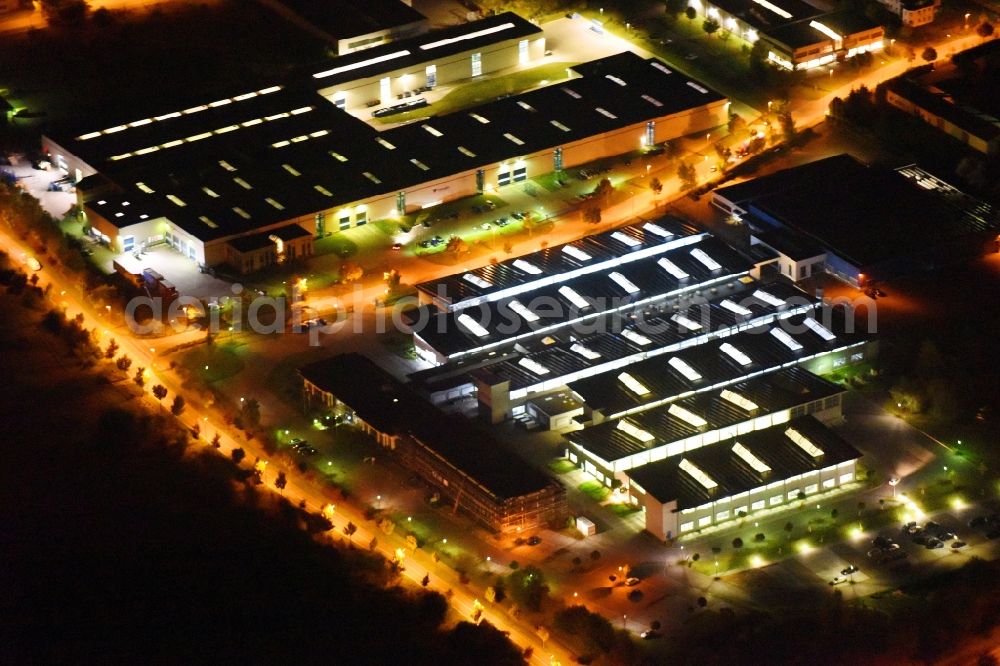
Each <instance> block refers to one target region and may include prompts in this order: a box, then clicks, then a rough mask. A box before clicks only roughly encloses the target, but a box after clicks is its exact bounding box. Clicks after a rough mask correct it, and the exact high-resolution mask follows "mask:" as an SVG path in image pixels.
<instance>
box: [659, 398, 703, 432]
mask: <svg viewBox="0 0 1000 666" xmlns="http://www.w3.org/2000/svg"><path fill="white" fill-rule="evenodd" d="M667 413H668V414H670V415H671V416H674V417H676V418H679V419H680V420H681V421H684V422H685V423H687V424H688V425H689V426H693V427H695V428H704V427H705V426H707V425H708V421H706V420H705V419H703V418H701V417H700V416H698V415H697V414H695V413H694V412H692V411H691V410H689V409H686V408H684V407H681V406H680V405H678V404H677V403H674V404H672V405H670V408H669V409H667Z"/></svg>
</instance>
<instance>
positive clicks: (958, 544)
mask: <svg viewBox="0 0 1000 666" xmlns="http://www.w3.org/2000/svg"><path fill="white" fill-rule="evenodd" d="M967 545H968V544H966V543H965V542H964V541H952V542H951V547H952V548H955V549H956V550H957V549H959V548H965V547H966V546H967Z"/></svg>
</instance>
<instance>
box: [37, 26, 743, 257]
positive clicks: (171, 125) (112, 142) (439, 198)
mask: <svg viewBox="0 0 1000 666" xmlns="http://www.w3.org/2000/svg"><path fill="white" fill-rule="evenodd" d="M544 49H545V46H544V35H543V33H542V32H541V30H540V29H539V28H538V27H537V26H535V25H533V24H531V23H529V22H527V21H524V20H523V19H521V18H519V17H517V16H516V15H514V14H510V13H506V14H500V15H497V16H492V17H489V18H486V19H483V20H481V21H476V22H473V23H468V24H464V25H461V26H456V27H452V28H446V29H444V30H441V31H434V32H430V33H426V34H423V35H419V36H417V37H413V38H410V39H405V40H399V41H393V42H391V43H389V44H385V45H381V46H376V47H373V48H370V49H365V50H362V51H358V52H355V53H350V54H348V55H345V56H342V57H340V58H338V59H336V60H335V61H334V66H333V67H330V68H328V69H326V70H323V71H318V72H311V73H309V74H307V75H305V76H303V77H299V78H297V79H293V80H290V81H288V82H287V83H286V84H283V85H274V86H270V87H267V88H263V89H259V90H252V91H233V92H231V93H230V94H227V95H220V97H219V99H216V100H214V101H206V102H205V103H203V104H196V105H194V106H187V107H178V108H176V109H164V110H163V113H161V114H159V115H156V116H151V117H147V118H132V117H128V116H127V115H124V116H122V117H120V118H119V119H117V120H116V121H108V122H107V123H106V126H105V127H104V128H94V127H88V128H81V129H79V130H78V131H67V132H63V133H60V134H59V135H58V136H46V137H44V139H43V141H44V148H45V150H46V151H47V152H48V153H49V154H50V155H51V159H52V161H53V164H55V165H56V166H57V167H58V168H60V169H62V170H63V171H64V172H65V173H67V174H69V175H70V176H71V177H72V178H73V179H74V180H75V181H76V182H77V192H78V197H79V199H80V204H81V209H82V211H83V213H84V215H85V216H86V220H87V222H88V223H89V228H90V229H92V233H93V234H94V235H95V236H97V237H99V238H100V239H101V240H102V241H104V242H106V243H107V244H108V245H110V246H111V247H112V248H114V249H116V250H118V251H119V252H129V251H131V250H133V249H136V248H141V247H143V246H148V245H152V244H157V243H168V244H170V245H172V246H173V247H175V248H177V249H178V250H179V251H180V252H181V253H182V254H184V255H185V256H187V257H189V258H190V259H192V260H193V261H194V262H197V263H198V264H199V265H202V266H216V265H220V264H224V263H229V264H232V265H233V268H235V269H236V270H238V271H242V270H253V269H254V268H256V267H259V266H260V265H261V262H262V261H269V260H271V259H270V258H271V257H273V261H276V262H280V261H283V260H285V259H287V258H289V257H290V256H291V250H290V249H289V248H287V247H286V244H285V240H284V239H283V238H282V234H276V233H275V231H276V230H278V229H281V228H282V227H297V228H295V229H293V232H292V233H291V235H292V236H293V237H294V238H301V237H304V235H305V234H309V235H313V236H323V235H325V234H328V233H336V232H337V231H341V230H344V229H349V228H352V227H356V226H360V225H364V224H366V223H368V222H369V221H372V220H376V219H382V218H394V217H398V216H401V215H404V214H407V213H410V212H415V211H417V210H420V209H422V208H427V207H430V206H433V205H436V204H438V203H441V202H443V201H446V200H451V199H456V198H460V197H464V196H469V195H473V194H476V193H483V192H497V193H500V194H502V192H503V189H504V188H505V187H509V186H514V185H515V184H517V183H519V182H520V181H523V180H525V179H527V178H531V177H534V176H538V175H542V174H545V173H550V172H552V171H559V170H562V169H568V168H570V167H573V166H575V165H579V164H583V163H587V162H590V161H593V160H595V159H598V158H601V157H606V156H609V155H614V154H620V153H622V152H627V151H629V150H634V149H636V148H639V147H641V146H649V147H652V146H654V145H656V144H660V143H662V142H664V141H667V140H669V139H673V138H676V137H679V136H683V135H686V134H691V133H696V132H704V131H707V130H710V129H711V128H713V127H717V126H719V125H723V124H725V123H726V121H727V117H728V101H727V100H726V98H725V97H724V96H722V95H720V94H718V93H716V92H714V91H711V90H709V89H708V88H705V87H704V86H702V85H701V84H699V83H698V82H696V81H693V80H691V79H689V78H688V77H686V76H684V75H683V74H680V73H679V72H674V71H673V70H671V69H670V68H669V67H667V66H665V65H664V64H663V63H661V62H659V61H658V60H655V59H649V60H645V59H642V58H640V57H638V56H636V55H635V54H633V53H631V52H626V53H621V54H618V55H614V56H610V57H607V58H602V59H600V60H596V61H592V62H589V63H583V64H580V65H577V66H574V67H573V68H571V69H570V70H569V71H568V72H567V75H568V77H569V78H568V80H564V81H563V82H561V83H554V84H552V85H549V86H546V87H543V88H539V89H535V90H532V91H530V92H527V93H524V94H521V95H515V96H511V97H505V98H502V99H497V100H494V101H491V102H487V103H484V104H481V105H479V106H476V107H473V108H470V109H465V110H462V111H455V112H452V113H448V114H445V115H439V116H431V117H429V118H427V119H426V120H425V121H422V122H413V123H408V124H401V125H400V124H396V125H394V126H380V125H379V123H378V122H377V121H374V120H373V121H372V122H366V120H363V119H362V118H361V117H358V116H364V117H366V118H367V117H368V116H370V115H371V114H372V113H373V111H372V109H374V112H375V113H377V112H379V111H380V110H386V109H389V110H391V109H392V108H393V107H396V106H398V105H399V104H409V103H410V102H419V101H420V100H421V98H420V95H421V94H426V95H428V96H430V95H431V94H432V93H431V92H428V91H433V89H434V88H435V87H436V86H439V85H442V84H443V83H445V82H457V81H465V80H469V79H474V78H476V77H479V76H484V75H486V74H489V73H491V72H497V71H499V70H506V69H509V68H511V67H519V66H528V65H530V64H531V63H534V62H536V61H537V60H538V59H540V58H542V57H543V53H544ZM421 91H423V92H421ZM431 106H432V107H433V105H431ZM352 114H353V115H352ZM383 127H389V128H388V129H383ZM380 130H381V131H380ZM245 237H255V238H253V239H252V240H250V241H246V242H244V241H237V239H241V238H245ZM234 241H236V242H235V244H234ZM267 242H270V243H271V244H272V247H271V248H270V251H267V250H265V249H263V246H264V245H265V244H266V243H267ZM244 247H250V248H251V249H252V252H253V254H254V256H247V253H246V252H245V251H244V250H243V249H242V248H244ZM294 251H295V253H296V256H299V255H301V254H305V255H308V254H310V252H311V248H303V247H295V248H294Z"/></svg>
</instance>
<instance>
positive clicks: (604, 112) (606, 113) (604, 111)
mask: <svg viewBox="0 0 1000 666" xmlns="http://www.w3.org/2000/svg"><path fill="white" fill-rule="evenodd" d="M594 111H597V112H598V113H599V114H601V115H602V116H604V117H605V118H611V119H612V120H617V119H618V116H616V115H615V114H613V113H611V112H610V111H608V110H607V109H603V108H601V107H597V108H596V109H594Z"/></svg>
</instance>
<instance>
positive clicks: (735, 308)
mask: <svg viewBox="0 0 1000 666" xmlns="http://www.w3.org/2000/svg"><path fill="white" fill-rule="evenodd" d="M719 305H721V306H722V307H724V308H725V309H727V310H729V311H730V312H732V313H735V314H738V315H741V316H743V317H748V316H750V315H751V314H753V313H752V312H751V311H750V310H748V309H747V308H745V307H743V306H742V305H740V304H739V303H734V302H733V301H731V300H729V299H728V298H727V299H726V300H724V301H722V302H721V303H719Z"/></svg>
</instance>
